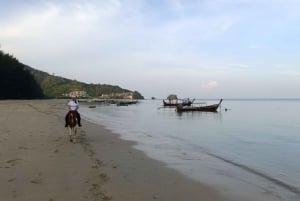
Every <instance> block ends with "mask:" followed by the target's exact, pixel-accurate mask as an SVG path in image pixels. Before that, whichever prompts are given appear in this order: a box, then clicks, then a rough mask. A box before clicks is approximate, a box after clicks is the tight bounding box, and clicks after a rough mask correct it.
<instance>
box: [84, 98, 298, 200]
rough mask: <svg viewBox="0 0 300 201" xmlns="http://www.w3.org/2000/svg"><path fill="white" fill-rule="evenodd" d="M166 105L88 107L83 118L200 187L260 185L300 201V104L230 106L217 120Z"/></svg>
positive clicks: (274, 102)
mask: <svg viewBox="0 0 300 201" xmlns="http://www.w3.org/2000/svg"><path fill="white" fill-rule="evenodd" d="M201 102H203V100H201ZM217 102H218V100H215V101H209V100H207V101H206V103H207V104H214V103H217ZM161 105H162V101H161V100H145V101H141V102H140V103H138V104H136V105H130V106H119V107H118V106H116V105H100V104H99V105H97V107H96V108H88V107H87V105H85V104H84V103H82V104H81V108H80V111H81V114H82V115H83V116H84V118H86V119H89V120H90V121H93V122H95V123H99V124H101V125H104V126H106V127H107V128H108V129H110V130H112V131H114V132H115V133H118V134H120V135H121V137H122V138H123V139H128V140H133V141H136V142H137V145H136V146H135V148H137V149H140V150H142V151H144V152H145V153H146V154H147V155H148V156H150V157H152V158H155V159H157V160H161V161H164V162H165V163H166V165H167V166H168V167H170V168H174V169H176V170H178V171H181V172H182V173H183V174H185V175H187V176H189V177H191V178H193V179H198V180H200V181H206V182H207V183H210V184H211V185H214V186H217V187H218V185H220V186H224V185H226V186H227V187H226V188H228V189H236V188H237V186H243V185H252V186H254V188H256V187H257V188H261V189H264V190H265V191H267V192H272V193H273V194H275V195H277V196H279V197H280V198H281V199H282V200H285V201H294V200H300V162H299V159H298V158H299V156H300V132H299V131H300V118H299V115H300V100H224V101H223V103H222V107H221V108H220V110H219V112H217V113H209V112H190V113H189V112H188V113H182V114H178V113H176V112H175V109H174V108H161ZM225 108H227V109H228V110H227V111H225ZM204 173H205V174H204ZM220 188H222V187H220ZM241 188H242V187H241Z"/></svg>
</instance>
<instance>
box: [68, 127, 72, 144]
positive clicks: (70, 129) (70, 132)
mask: <svg viewBox="0 0 300 201" xmlns="http://www.w3.org/2000/svg"><path fill="white" fill-rule="evenodd" d="M68 129H69V137H70V142H72V141H73V139H72V128H71V127H68Z"/></svg>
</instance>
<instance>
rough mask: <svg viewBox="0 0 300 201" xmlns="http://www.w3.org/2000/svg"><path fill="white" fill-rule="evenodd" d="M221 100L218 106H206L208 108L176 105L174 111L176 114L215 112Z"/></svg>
mask: <svg viewBox="0 0 300 201" xmlns="http://www.w3.org/2000/svg"><path fill="white" fill-rule="evenodd" d="M222 101H223V100H222V99H221V100H220V102H219V103H218V104H214V105H208V106H200V107H194V106H183V105H177V106H176V111H177V112H193V111H200V112H217V110H218V108H219V106H220V105H221V103H222Z"/></svg>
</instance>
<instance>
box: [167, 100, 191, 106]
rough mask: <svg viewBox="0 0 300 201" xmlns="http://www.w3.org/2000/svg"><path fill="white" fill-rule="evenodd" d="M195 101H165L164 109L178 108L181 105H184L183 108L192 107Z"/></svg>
mask: <svg viewBox="0 0 300 201" xmlns="http://www.w3.org/2000/svg"><path fill="white" fill-rule="evenodd" d="M194 100H195V99H193V100H189V99H188V100H187V101H182V102H171V101H169V102H166V101H165V100H163V103H164V107H176V106H179V105H182V106H191V105H192V104H193V102H194Z"/></svg>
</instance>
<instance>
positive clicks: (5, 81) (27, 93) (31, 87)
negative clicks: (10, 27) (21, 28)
mask: <svg viewBox="0 0 300 201" xmlns="http://www.w3.org/2000/svg"><path fill="white" fill-rule="evenodd" d="M38 98H44V94H43V90H42V89H41V87H40V85H39V84H38V83H37V81H36V80H35V78H34V76H33V75H32V74H31V73H30V71H29V70H26V69H25V68H24V65H23V64H22V63H20V62H19V61H18V60H17V59H16V58H14V57H13V56H12V55H9V54H5V53H4V52H3V51H1V50H0V99H38Z"/></svg>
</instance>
